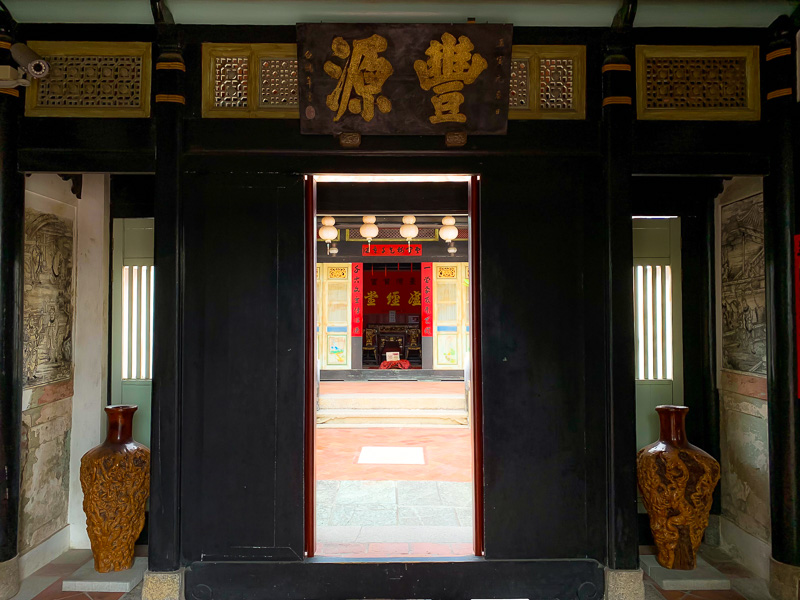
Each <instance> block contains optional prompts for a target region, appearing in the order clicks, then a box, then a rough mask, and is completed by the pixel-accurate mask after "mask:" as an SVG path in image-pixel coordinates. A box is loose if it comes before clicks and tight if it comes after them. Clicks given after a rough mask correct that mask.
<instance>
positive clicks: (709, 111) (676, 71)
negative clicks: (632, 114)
mask: <svg viewBox="0 0 800 600" xmlns="http://www.w3.org/2000/svg"><path fill="white" fill-rule="evenodd" d="M758 60H759V59H758V46H637V47H636V106H637V112H638V118H639V119H654V120H655V119H660V120H687V121H755V120H758V119H759V118H760V116H761V99H760V90H759V73H758Z"/></svg>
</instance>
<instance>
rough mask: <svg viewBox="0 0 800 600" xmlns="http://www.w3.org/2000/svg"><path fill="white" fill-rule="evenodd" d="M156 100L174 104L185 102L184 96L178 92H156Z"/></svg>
mask: <svg viewBox="0 0 800 600" xmlns="http://www.w3.org/2000/svg"><path fill="white" fill-rule="evenodd" d="M156 102H157V103H159V102H174V103H175V104H186V98H185V97H184V96H181V95H180V94H156Z"/></svg>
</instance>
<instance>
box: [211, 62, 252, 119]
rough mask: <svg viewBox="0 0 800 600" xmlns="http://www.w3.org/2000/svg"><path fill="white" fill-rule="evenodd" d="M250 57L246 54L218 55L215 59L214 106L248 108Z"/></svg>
mask: <svg viewBox="0 0 800 600" xmlns="http://www.w3.org/2000/svg"><path fill="white" fill-rule="evenodd" d="M249 68H250V59H249V58H248V57H246V56H227V57H220V56H218V57H217V58H216V59H215V60H214V106H216V107H218V108H246V107H247V84H248V71H249Z"/></svg>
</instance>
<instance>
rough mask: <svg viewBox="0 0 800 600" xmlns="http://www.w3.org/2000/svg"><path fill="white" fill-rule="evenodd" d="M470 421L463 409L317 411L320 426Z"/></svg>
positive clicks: (456, 423) (330, 409) (465, 422)
mask: <svg viewBox="0 0 800 600" xmlns="http://www.w3.org/2000/svg"><path fill="white" fill-rule="evenodd" d="M468 421H469V413H468V412H467V411H466V410H463V409H462V410H454V409H432V408H431V409H425V408H415V409H402V408H393V409H377V408H351V409H348V408H326V409H319V410H318V411H317V424H318V425H320V424H325V425H344V424H365V423H375V424H378V425H394V424H409V425H423V424H424V425H434V424H435V425H466V424H467V423H468Z"/></svg>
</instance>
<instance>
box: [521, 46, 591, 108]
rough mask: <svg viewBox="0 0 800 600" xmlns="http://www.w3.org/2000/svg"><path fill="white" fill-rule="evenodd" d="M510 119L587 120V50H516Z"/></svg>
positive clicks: (564, 48) (529, 48) (543, 47)
mask: <svg viewBox="0 0 800 600" xmlns="http://www.w3.org/2000/svg"><path fill="white" fill-rule="evenodd" d="M510 81H511V88H510V90H509V113H508V117H509V119H584V118H586V98H585V95H586V47H585V46H514V48H513V57H512V59H511V78H510Z"/></svg>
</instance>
